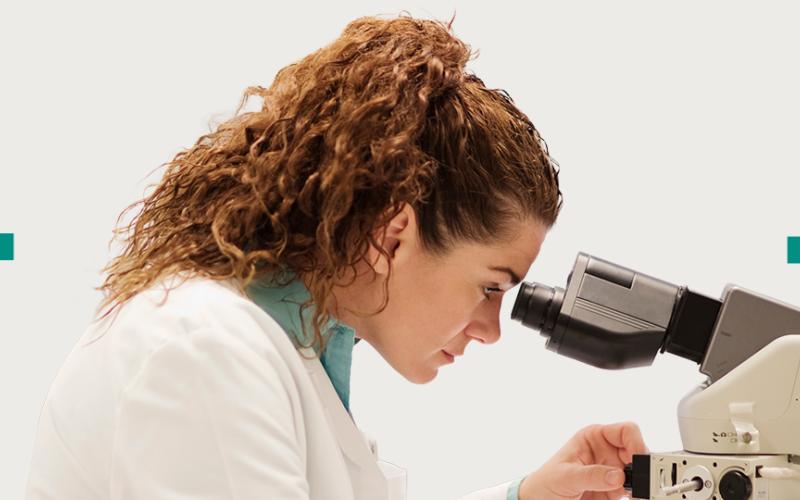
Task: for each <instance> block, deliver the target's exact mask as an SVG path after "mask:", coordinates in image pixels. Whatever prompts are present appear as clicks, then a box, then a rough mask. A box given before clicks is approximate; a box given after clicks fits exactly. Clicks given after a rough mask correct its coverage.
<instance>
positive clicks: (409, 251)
mask: <svg viewBox="0 0 800 500" xmlns="http://www.w3.org/2000/svg"><path fill="white" fill-rule="evenodd" d="M517 225H518V227H517V228H516V230H515V232H514V234H515V235H516V237H515V238H514V239H513V240H511V241H507V242H504V243H498V244H495V245H479V244H462V245H460V246H457V247H456V248H454V249H453V250H452V251H451V252H450V253H448V254H447V255H446V256H444V257H438V258H437V257H434V256H432V255H430V254H428V253H426V252H424V251H423V250H422V248H421V246H420V241H419V239H418V236H417V224H416V218H415V215H414V211H413V209H411V207H409V206H406V207H405V208H404V210H403V211H402V212H400V213H399V214H398V215H397V216H396V217H395V218H394V219H393V220H392V222H391V223H390V224H389V226H388V229H387V233H386V237H385V238H384V240H383V244H384V248H385V249H386V250H387V252H388V253H389V254H390V255H391V263H392V267H393V269H392V275H391V277H390V279H389V287H388V292H389V301H388V304H387V306H386V308H385V309H384V310H383V311H382V312H380V313H378V314H376V315H373V316H363V317H361V316H358V315H355V314H353V313H352V311H361V312H371V311H374V310H375V309H376V308H377V307H378V306H380V304H381V300H382V298H383V291H382V289H383V283H382V282H383V280H384V278H385V276H386V272H387V270H388V265H387V262H386V259H385V258H384V257H382V256H380V254H379V253H378V252H377V251H376V250H374V249H373V251H372V252H371V253H370V255H369V258H370V259H371V261H372V262H373V267H374V268H375V270H376V271H377V273H378V274H379V276H378V278H377V279H373V276H372V272H371V271H369V268H368V267H366V263H365V267H364V268H363V269H362V270H363V272H361V271H359V276H358V278H357V279H356V281H355V282H353V283H352V284H351V285H349V286H346V287H341V288H335V289H334V296H335V298H336V304H337V313H336V317H337V318H338V319H339V320H340V321H342V322H344V323H346V324H348V325H350V326H352V327H353V328H354V329H355V332H356V336H358V337H360V338H362V339H364V340H365V341H367V342H369V343H370V344H371V345H372V346H373V347H374V348H375V349H376V350H377V351H378V352H379V353H380V354H381V355H382V356H383V358H384V359H386V361H387V362H389V364H390V365H391V366H392V367H393V368H394V369H395V370H397V371H398V372H399V373H400V374H402V375H403V376H404V377H406V378H407V379H408V380H410V381H412V382H415V383H426V382H429V381H431V380H433V378H435V377H436V374H437V373H438V369H439V367H440V366H443V365H446V364H449V363H451V362H452V361H453V357H452V356H456V359H457V357H458V356H460V355H462V354H463V353H464V351H465V349H466V348H467V345H468V344H469V343H470V342H472V341H478V342H480V343H485V344H491V343H493V342H496V341H497V340H498V339H499V338H500V302H501V299H502V297H503V295H504V292H505V291H507V290H508V289H510V288H512V287H513V286H514V285H516V284H517V282H518V281H519V279H522V278H523V277H524V276H525V274H526V273H527V272H528V269H529V268H530V266H531V264H532V263H533V261H534V260H535V259H536V256H537V255H538V253H539V248H540V246H541V244H542V241H543V240H544V237H545V234H546V228H545V226H544V225H543V224H542V223H541V222H539V221H538V220H527V221H525V222H519V223H517ZM346 309H350V310H351V311H347V310H346ZM451 355H452V356H451Z"/></svg>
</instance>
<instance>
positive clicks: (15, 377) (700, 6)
mask: <svg viewBox="0 0 800 500" xmlns="http://www.w3.org/2000/svg"><path fill="white" fill-rule="evenodd" d="M404 9H405V10H408V11H410V13H411V14H413V15H415V16H417V17H435V18H438V19H449V18H450V16H451V15H452V14H453V12H454V11H455V12H456V20H455V24H454V29H455V32H456V34H457V35H458V36H460V37H461V38H462V39H464V40H465V41H466V42H467V43H469V44H471V45H472V46H473V47H474V48H476V49H479V50H480V55H479V57H478V58H477V59H476V60H474V61H472V63H471V65H470V68H471V69H472V70H473V71H474V72H475V73H476V74H478V75H479V76H481V77H482V78H483V79H484V81H485V82H486V83H487V84H488V85H489V86H493V87H500V88H504V89H506V90H507V91H508V92H509V93H510V94H511V96H512V97H513V98H514V99H515V101H516V103H517V104H518V106H519V107H520V108H521V109H522V110H523V111H525V112H526V113H527V114H528V115H529V116H530V118H531V119H532V120H533V122H534V123H535V124H536V126H537V128H538V129H539V130H540V131H541V133H542V135H543V136H544V137H545V139H546V140H547V142H548V144H549V147H550V150H551V152H552V154H553V156H554V157H555V158H556V159H557V160H558V162H559V163H560V164H561V167H562V171H561V172H562V173H561V182H562V189H563V192H564V195H565V205H564V209H563V212H562V215H561V217H560V219H559V221H558V223H557V225H556V226H555V228H554V229H553V230H552V231H551V233H550V234H549V236H548V238H547V240H546V242H545V245H544V247H543V249H542V252H541V254H540V257H539V258H538V260H537V261H536V262H535V263H534V265H533V267H532V268H531V272H530V273H529V275H528V276H527V279H528V280H534V281H539V282H543V283H547V284H550V285H558V286H563V285H564V283H565V280H566V277H567V274H568V272H569V271H570V269H571V268H572V264H573V261H574V259H575V256H576V254H577V252H578V251H586V252H589V253H591V254H594V255H597V256H599V257H602V258H605V259H607V260H611V261H612V262H616V263H619V264H622V265H624V266H626V267H630V268H633V269H635V270H638V271H641V272H644V273H647V274H650V275H652V276H655V277H658V278H661V279H664V280H666V281H670V282H672V283H675V284H679V285H684V284H685V285H689V286H690V287H691V288H692V289H694V290H696V291H699V292H702V293H706V294H708V295H711V296H719V294H720V293H721V291H722V289H723V287H724V285H725V284H726V283H728V282H733V283H737V284H740V285H742V286H745V287H747V288H751V289H754V290H757V291H760V292H763V293H766V294H768V295H772V296H774V297H777V298H780V299H782V300H784V301H787V302H790V303H794V304H800V290H799V289H798V287H797V279H798V277H800V265H795V266H792V265H788V264H787V263H786V237H787V236H789V235H800V219H798V215H800V210H798V209H799V208H800V204H799V203H798V192H799V191H800V171H799V170H798V166H800V165H798V164H799V163H800V162H799V161H798V160H800V153H799V152H798V147H797V146H798V137H800V120H798V117H800V97H798V91H799V89H800V73H799V72H798V64H797V61H798V49H800V30H798V29H797V26H798V21H799V20H800V19H798V13H799V11H798V8H797V7H795V6H794V4H792V3H791V2H784V3H778V2H748V3H733V2H696V1H692V2H684V1H673V2H659V3H656V2H644V1H629V2H622V1H605V2H558V1H552V2H527V3H526V4H524V5H523V3H522V2H502V1H498V0H495V1H492V2H474V3H471V2H455V1H449V2H439V3H432V2H425V3H424V4H423V2H421V1H418V0H417V1H407V2H375V1H372V2H361V3H357V2H347V3H342V2H326V3H320V4H316V5H315V4H310V3H303V2H282V6H281V7H276V6H275V5H271V3H268V2H250V3H244V2H232V1H229V2H215V3H204V4H199V3H196V2H169V3H168V2H158V3H156V2H129V3H127V4H123V3H117V2H97V3H89V2H85V1H80V2H54V1H51V2H39V3H33V2H30V3H25V4H23V3H22V2H18V3H16V4H10V3H4V4H3V6H2V7H0V47H2V71H3V74H4V76H3V79H2V80H0V86H1V87H0V88H1V89H2V92H0V110H2V120H1V121H0V130H1V131H2V133H1V134H0V137H2V139H0V150H1V153H0V154H2V160H0V174H2V175H0V232H12V233H15V234H16V260H14V261H2V262H0V332H1V333H2V339H3V348H2V349H1V350H0V370H1V371H0V390H1V391H2V395H3V400H4V401H3V405H2V407H3V410H2V417H1V418H2V426H0V497H1V498H8V499H11V498H20V497H22V495H23V491H24V484H25V480H26V476H27V468H28V463H29V460H30V453H31V449H32V444H33V438H34V433H35V429H36V421H37V418H38V415H39V411H40V408H41V405H42V402H43V401H44V398H45V396H46V394H47V390H48V388H49V386H50V384H51V382H52V380H53V378H54V377H55V375H56V373H57V370H58V368H59V366H60V364H61V363H62V362H63V360H64V358H65V356H66V355H67V353H68V351H69V349H70V348H71V347H72V345H73V344H74V342H75V341H76V340H77V338H78V337H79V335H80V334H81V333H82V331H83V330H84V328H85V327H86V326H87V325H88V323H89V321H90V319H91V317H92V313H93V311H94V307H95V305H96V304H97V302H98V301H99V299H100V294H99V292H97V291H95V290H94V289H93V287H95V286H98V285H99V284H100V283H101V281H102V279H101V276H100V274H99V270H100V268H101V267H102V266H103V265H104V263H105V262H106V261H107V260H108V259H109V258H110V256H111V254H112V251H113V250H115V249H114V248H112V249H109V248H108V246H107V245H108V242H109V240H110V237H111V228H112V227H113V226H114V223H115V221H116V217H117V215H118V214H119V213H120V211H121V210H122V209H123V208H124V207H125V206H127V205H128V204H130V203H132V202H134V201H136V200H137V199H139V198H140V197H141V196H142V195H143V193H144V190H145V187H146V186H147V185H149V184H152V183H154V182H157V180H158V178H159V177H160V175H161V173H162V172H163V170H161V169H159V170H157V171H156V172H155V173H154V174H153V175H151V176H150V177H146V176H147V175H148V173H150V172H151V171H153V170H154V169H156V168H157V167H158V166H159V165H160V164H162V163H164V162H166V161H168V160H169V159H171V158H172V156H173V155H175V154H176V153H177V152H178V151H179V150H180V149H182V148H184V147H188V146H190V145H191V144H192V143H194V141H195V139H196V138H197V137H198V136H199V135H201V134H203V133H205V132H207V131H208V123H209V120H211V119H214V118H219V117H220V116H223V117H224V116H229V115H230V113H232V111H233V110H234V109H235V107H236V105H237V104H238V102H239V97H240V95H241V92H242V91H243V90H244V89H245V87H247V86H249V85H264V86H266V85H269V83H270V82H271V81H272V78H273V76H274V74H275V73H276V71H277V70H278V69H280V68H281V67H283V66H285V65H287V64H289V63H291V62H292V61H295V60H297V59H298V58H300V57H302V56H303V55H305V54H307V53H309V52H311V51H312V50H314V49H316V48H318V47H320V46H322V45H324V44H326V43H328V42H330V41H332V40H333V39H334V38H336V37H337V36H338V35H339V33H340V32H341V30H342V29H343V28H344V26H345V24H346V23H347V22H348V21H350V20H352V19H353V18H355V17H359V16H362V15H370V14H382V13H386V14H397V13H398V12H400V11H401V10H404ZM515 296H516V290H515V291H513V292H511V293H509V294H508V295H507V297H506V299H505V303H504V308H503V312H502V315H503V317H504V318H508V317H509V315H510V308H511V305H512V303H513V299H514V297H515ZM504 321H505V322H504V324H503V327H504V331H503V339H502V340H501V341H500V342H499V343H497V344H494V345H491V346H478V345H472V346H471V347H470V348H469V349H468V350H467V355H466V356H465V357H464V358H460V359H459V360H458V361H457V362H456V363H455V364H454V365H450V366H446V367H444V368H443V369H442V370H441V371H440V374H439V377H438V378H437V379H436V380H435V381H434V382H432V383H431V384H428V385H414V384H411V383H408V382H407V381H405V380H404V379H401V378H400V376H399V375H397V374H395V373H394V372H392V371H391V369H390V368H389V367H388V365H386V364H385V363H384V362H383V361H382V359H381V358H379V356H378V355H377V354H376V353H375V352H374V351H373V350H372V349H371V348H370V347H369V346H368V345H366V344H364V343H361V344H359V345H358V346H356V349H355V361H354V366H353V380H352V406H353V411H354V414H355V416H356V419H357V421H358V422H359V424H360V425H361V427H362V428H363V429H365V430H366V431H367V432H368V433H370V434H372V435H373V436H375V437H377V439H378V441H379V450H380V453H381V455H382V456H383V458H385V459H386V460H389V461H392V462H395V463H398V464H400V465H402V466H404V467H406V468H407V469H408V473H409V498H410V499H413V500H421V499H441V498H454V497H456V496H457V495H459V494H462V493H465V492H467V491H469V490H473V489H478V488H481V487H486V486H490V485H493V484H496V483H499V482H501V481H505V480H509V479H513V478H516V477H518V476H522V475H523V474H525V473H527V472H529V471H531V470H533V469H535V468H536V467H537V466H538V465H539V464H541V463H542V462H543V461H544V460H546V459H547V458H548V457H549V456H550V455H551V454H552V453H553V452H555V451H556V450H557V448H558V447H560V446H561V444H562V443H563V442H565V441H566V440H567V439H568V438H569V437H570V436H571V435H572V434H573V433H574V432H575V431H576V430H577V429H579V428H580V427H582V426H584V425H586V424H589V423H592V422H612V421H617V420H633V421H636V422H638V423H639V424H640V426H641V428H642V430H643V433H644V435H645V438H646V441H647V443H648V445H649V446H650V448H651V449H652V450H654V451H659V450H660V451H667V450H674V449H679V448H681V442H680V436H679V434H678V430H677V422H676V419H675V408H676V405H677V403H678V401H679V399H680V398H681V397H682V396H683V394H685V393H686V392H688V391H689V390H690V389H691V388H692V387H693V386H694V385H695V384H697V383H698V382H700V380H701V379H702V376H701V375H700V374H699V373H698V371H697V367H696V366H695V365H693V364H692V363H691V362H688V361H686V360H683V359H680V358H674V357H668V356H667V355H662V356H660V357H659V358H658V359H657V360H656V362H655V364H654V365H653V366H652V367H649V368H639V369H634V370H629V371H622V372H608V371H602V370H598V369H595V368H592V367H589V366H584V365H581V364H579V363H578V362H575V361H572V360H570V359H567V358H562V357H560V356H558V355H556V354H554V353H552V352H550V351H547V350H546V349H545V348H544V339H543V338H542V337H540V336H539V335H538V334H536V333H534V332H531V331H529V330H526V329H524V328H523V327H521V326H519V325H518V324H516V323H512V322H511V321H510V320H509V319H505V320H504Z"/></svg>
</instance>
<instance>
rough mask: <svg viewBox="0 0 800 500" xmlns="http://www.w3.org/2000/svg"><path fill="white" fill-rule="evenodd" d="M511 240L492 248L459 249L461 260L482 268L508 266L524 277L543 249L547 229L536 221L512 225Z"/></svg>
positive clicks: (492, 245)
mask: <svg viewBox="0 0 800 500" xmlns="http://www.w3.org/2000/svg"><path fill="white" fill-rule="evenodd" d="M512 227H513V230H512V234H511V238H510V239H508V240H506V241H503V242H497V243H493V244H477V243H470V244H466V245H464V246H462V247H461V248H459V249H458V250H457V251H456V253H459V254H460V255H459V260H462V259H464V260H467V261H470V262H472V263H474V264H477V265H479V266H481V267H491V266H506V267H509V268H511V269H512V270H513V271H514V272H515V273H517V274H518V275H519V276H520V277H523V276H524V275H525V274H526V273H527V271H528V268H529V267H530V266H531V264H532V263H533V261H534V260H535V259H536V256H537V255H538V254H539V249H540V248H541V246H542V242H543V241H544V238H545V235H546V234H547V228H546V226H545V225H544V224H543V223H542V222H540V221H539V220H535V219H527V220H524V221H519V222H515V223H514V224H513V226H512Z"/></svg>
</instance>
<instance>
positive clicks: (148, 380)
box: [110, 329, 309, 500]
mask: <svg viewBox="0 0 800 500" xmlns="http://www.w3.org/2000/svg"><path fill="white" fill-rule="evenodd" d="M294 388H295V386H294V385H293V384H292V383H291V379H290V378H289V374H288V370H286V367H285V364H284V362H283V361H282V360H281V358H280V356H279V355H278V353H277V352H271V351H270V350H269V349H268V348H266V349H265V352H258V353H257V352H256V351H255V350H254V349H253V348H251V347H249V346H247V345H245V344H244V343H243V342H242V341H240V340H238V339H236V338H235V337H233V336H232V335H230V334H226V333H225V332H218V331H212V330H210V329H200V330H195V331H192V332H190V333H187V334H185V335H183V336H182V337H181V338H178V339H174V340H170V341H168V342H167V343H166V344H164V345H163V346H161V347H160V348H158V349H157V350H156V351H155V352H154V353H152V354H150V355H149V357H148V358H147V359H146V361H145V362H144V364H143V366H142V368H141V369H140V371H139V373H138V374H137V375H136V377H135V378H134V380H133V381H132V382H131V383H130V384H129V385H128V386H127V387H126V389H125V390H124V392H123V395H122V398H121V403H120V406H119V408H118V412H117V425H116V432H115V438H114V445H113V451H112V461H111V479H110V481H111V484H110V486H111V498H112V499H113V500H160V499H176V498H192V499H201V500H203V499H208V500H210V499H214V500H250V499H253V500H255V499H259V500H263V499H265V498H281V499H286V500H307V499H308V498H309V486H308V483H307V480H306V476H305V452H304V451H303V450H304V449H305V444H304V439H305V438H304V437H303V436H301V435H299V434H298V428H302V425H297V424H298V421H297V420H296V418H297V417H296V414H297V413H299V412H297V411H295V410H294V409H295V408H296V406H295V405H294V403H296V400H293V397H292V394H293V392H292V391H293V389H294Z"/></svg>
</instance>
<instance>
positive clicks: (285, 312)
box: [248, 268, 356, 411]
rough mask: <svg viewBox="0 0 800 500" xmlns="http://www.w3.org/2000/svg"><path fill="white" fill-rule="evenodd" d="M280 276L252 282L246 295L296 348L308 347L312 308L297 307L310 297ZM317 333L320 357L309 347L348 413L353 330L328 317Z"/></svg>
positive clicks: (292, 279)
mask: <svg viewBox="0 0 800 500" xmlns="http://www.w3.org/2000/svg"><path fill="white" fill-rule="evenodd" d="M282 272H283V274H280V273H278V274H273V275H268V276H266V277H264V278H262V279H261V280H258V281H254V282H252V283H251V284H250V285H249V286H248V295H249V296H250V298H251V299H252V300H253V301H254V302H255V303H256V304H257V305H258V306H259V307H261V308H262V309H264V311H266V312H267V313H268V314H269V315H270V316H272V317H273V318H274V319H275V320H276V321H277V322H278V323H279V324H280V325H281V327H283V329H284V330H285V331H286V333H287V334H288V335H289V337H290V338H291V340H292V342H293V343H294V344H295V346H296V347H298V348H301V347H305V346H309V345H310V344H312V343H313V342H312V341H313V333H312V332H313V329H312V326H311V325H312V319H313V316H314V311H315V309H314V305H313V304H312V305H310V306H309V307H306V308H304V309H302V310H301V307H300V306H301V305H302V304H303V303H305V302H306V301H308V300H309V299H310V298H311V293H310V292H309V291H308V289H307V288H306V286H305V284H304V283H303V282H302V280H300V279H299V278H297V276H296V275H295V274H294V273H293V272H292V271H291V270H290V269H288V268H283V270H282ZM271 278H278V279H279V280H280V283H282V284H283V283H286V284H285V285H283V286H278V285H277V284H276V283H274V282H270V279H271ZM287 281H288V283H287ZM301 318H302V320H301ZM303 326H305V328H303ZM320 333H321V334H322V335H323V336H324V337H325V340H326V343H325V349H324V350H323V351H322V352H321V353H320V352H319V345H317V344H316V343H313V344H314V345H312V346H311V347H313V349H314V352H316V353H317V354H318V356H319V358H320V362H321V363H322V366H323V367H324V369H325V372H326V373H327V374H328V377H329V378H330V380H331V383H332V384H333V388H334V389H335V390H336V393H337V394H338V396H339V399H340V400H341V401H342V404H343V405H344V407H345V408H346V409H347V410H348V411H350V367H351V365H352V359H353V345H354V344H355V340H356V339H355V330H354V329H353V328H352V327H351V326H349V325H347V324H345V323H343V322H341V321H338V320H336V319H335V318H333V317H331V318H329V319H328V321H327V322H326V323H325V325H323V327H322V328H321V329H320Z"/></svg>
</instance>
